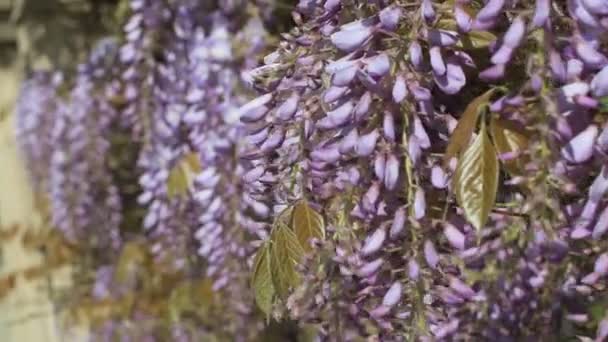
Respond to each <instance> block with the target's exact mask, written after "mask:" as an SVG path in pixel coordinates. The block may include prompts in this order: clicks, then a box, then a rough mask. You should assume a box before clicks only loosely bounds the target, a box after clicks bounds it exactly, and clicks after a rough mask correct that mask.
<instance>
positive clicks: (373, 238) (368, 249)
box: [361, 228, 386, 256]
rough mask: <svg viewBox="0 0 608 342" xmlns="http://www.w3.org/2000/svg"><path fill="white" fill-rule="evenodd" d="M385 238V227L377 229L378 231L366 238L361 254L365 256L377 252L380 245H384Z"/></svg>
mask: <svg viewBox="0 0 608 342" xmlns="http://www.w3.org/2000/svg"><path fill="white" fill-rule="evenodd" d="M385 239H386V230H384V228H378V229H376V231H375V232H373V233H372V235H370V236H368V237H367V238H366V239H365V243H364V244H363V247H362V248H361V254H362V255H364V256H365V255H370V254H373V253H375V252H377V251H378V250H380V247H382V244H383V243H384V240H385Z"/></svg>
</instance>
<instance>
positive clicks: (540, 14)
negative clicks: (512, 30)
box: [532, 0, 551, 27]
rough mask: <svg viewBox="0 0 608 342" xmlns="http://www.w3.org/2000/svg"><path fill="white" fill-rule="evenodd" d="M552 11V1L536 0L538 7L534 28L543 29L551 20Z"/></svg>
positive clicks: (535, 10) (536, 8) (533, 19)
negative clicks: (549, 19)
mask: <svg viewBox="0 0 608 342" xmlns="http://www.w3.org/2000/svg"><path fill="white" fill-rule="evenodd" d="M550 11H551V0H536V7H535V8H534V18H532V26H533V27H542V26H544V25H545V23H546V22H547V19H548V18H549V13H550Z"/></svg>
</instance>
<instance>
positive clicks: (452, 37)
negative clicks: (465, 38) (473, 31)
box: [427, 29, 458, 46]
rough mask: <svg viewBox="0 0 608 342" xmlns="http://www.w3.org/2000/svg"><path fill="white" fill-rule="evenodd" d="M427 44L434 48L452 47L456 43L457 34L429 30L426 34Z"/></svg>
mask: <svg viewBox="0 0 608 342" xmlns="http://www.w3.org/2000/svg"><path fill="white" fill-rule="evenodd" d="M427 40H428V42H429V44H431V45H436V46H452V45H455V44H456V43H457V42H458V34H457V33H456V32H453V31H445V30H434V29H430V30H428V32H427Z"/></svg>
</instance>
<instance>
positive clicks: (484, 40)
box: [456, 31, 497, 49]
mask: <svg viewBox="0 0 608 342" xmlns="http://www.w3.org/2000/svg"><path fill="white" fill-rule="evenodd" d="M496 39H497V38H496V36H495V35H494V34H493V33H491V32H488V31H471V32H469V33H468V34H466V35H464V36H463V37H462V38H461V39H460V41H458V43H457V44H456V46H458V47H461V48H465V49H483V48H487V47H488V46H489V45H490V44H491V43H492V42H495V41H496Z"/></svg>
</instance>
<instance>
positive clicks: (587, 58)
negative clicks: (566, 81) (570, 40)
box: [574, 39, 608, 69]
mask: <svg viewBox="0 0 608 342" xmlns="http://www.w3.org/2000/svg"><path fill="white" fill-rule="evenodd" d="M574 46H575V49H576V54H577V55H578V57H579V58H580V59H581V61H583V62H584V63H585V64H586V65H587V66H588V67H590V68H594V69H596V68H597V69H599V68H602V67H604V66H605V65H606V64H607V63H608V58H606V56H604V55H603V54H602V53H600V52H599V51H597V50H596V49H595V48H594V47H593V46H592V45H591V44H589V43H587V42H586V41H584V40H583V39H578V41H577V42H576V44H575V45H574Z"/></svg>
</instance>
